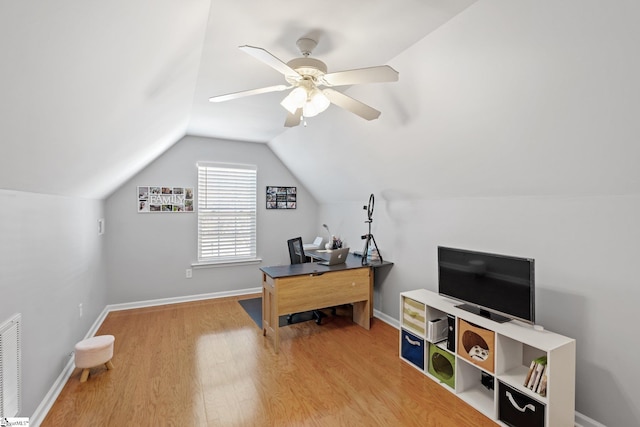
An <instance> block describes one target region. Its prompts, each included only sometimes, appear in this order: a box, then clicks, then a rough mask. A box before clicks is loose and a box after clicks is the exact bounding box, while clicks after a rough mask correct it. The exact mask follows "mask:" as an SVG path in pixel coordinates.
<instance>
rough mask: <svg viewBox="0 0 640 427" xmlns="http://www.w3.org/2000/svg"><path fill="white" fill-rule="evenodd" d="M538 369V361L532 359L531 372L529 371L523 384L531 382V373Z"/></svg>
mask: <svg viewBox="0 0 640 427" xmlns="http://www.w3.org/2000/svg"><path fill="white" fill-rule="evenodd" d="M535 370H536V361H535V360H532V361H531V365H529V372H527V376H526V377H525V379H524V384H522V385H523V386H525V387H526V386H527V384H529V380H530V379H531V375H532V374H533V372H534V371H535Z"/></svg>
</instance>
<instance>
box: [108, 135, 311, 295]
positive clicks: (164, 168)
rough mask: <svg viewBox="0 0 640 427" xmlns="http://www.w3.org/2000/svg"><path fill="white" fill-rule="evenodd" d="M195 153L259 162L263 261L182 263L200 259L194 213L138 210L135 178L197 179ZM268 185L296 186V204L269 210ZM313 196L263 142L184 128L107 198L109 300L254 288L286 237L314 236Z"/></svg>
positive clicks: (280, 257)
mask: <svg viewBox="0 0 640 427" xmlns="http://www.w3.org/2000/svg"><path fill="white" fill-rule="evenodd" d="M198 161H212V162H213V161H219V162H231V163H234V162H235V163H252V164H256V165H257V166H258V256H259V257H261V258H262V260H263V262H262V264H251V265H244V266H226V267H214V268H198V269H194V270H193V278H191V279H187V278H185V270H186V269H187V268H190V265H191V263H192V262H196V261H197V242H198V240H197V234H196V233H197V214H196V213H195V212H194V213H146V214H141V213H138V212H137V208H136V197H137V188H136V187H137V186H144V185H168V186H183V187H194V189H196V191H197V168H196V163H197V162H198ZM268 185H278V186H296V187H298V199H297V200H298V208H297V209H290V210H275V209H270V210H267V209H266V208H265V205H266V201H265V190H266V186H268ZM316 211H317V204H316V201H315V200H314V198H313V197H312V196H311V195H310V194H309V192H308V191H306V190H305V189H304V188H303V187H302V186H301V185H300V183H299V182H298V180H297V179H295V178H294V177H293V176H292V175H291V173H290V172H289V171H288V169H287V168H285V167H284V166H283V165H282V163H281V162H280V160H278V158H277V157H275V156H274V155H273V153H272V152H271V151H270V150H269V148H268V147H267V146H266V145H264V144H256V143H249V142H238V141H222V140H215V139H209V138H200V137H193V136H187V137H185V138H183V139H182V140H180V141H179V142H178V143H177V144H176V145H174V146H173V147H172V148H171V149H170V150H168V151H167V152H166V153H165V154H163V155H162V156H161V157H160V158H158V159H157V160H156V161H155V162H153V163H152V164H151V165H149V166H148V167H147V168H146V169H144V170H143V171H142V172H140V173H139V174H138V175H136V176H135V177H133V178H132V179H131V180H129V181H128V182H127V183H126V184H125V185H123V186H122V187H121V188H120V189H118V190H117V191H116V192H115V193H113V194H112V195H111V196H110V197H109V198H108V199H107V201H106V217H107V233H106V237H107V253H108V261H107V262H108V264H107V265H108V272H109V273H108V274H109V279H108V280H109V303H112V304H115V303H127V302H135V301H146V300H152V299H158V298H171V297H182V296H189V295H199V294H207V293H212V292H225V291H234V290H243V289H249V288H257V287H260V286H261V276H260V273H259V270H258V268H259V267H260V265H273V264H281V263H284V262H289V255H288V252H287V246H286V241H287V239H288V238H291V237H296V236H302V237H303V238H304V240H305V241H312V240H313V238H314V237H315V229H316V225H317V213H316Z"/></svg>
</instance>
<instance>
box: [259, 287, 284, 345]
mask: <svg viewBox="0 0 640 427" xmlns="http://www.w3.org/2000/svg"><path fill="white" fill-rule="evenodd" d="M276 287H277V286H276V284H275V283H273V281H272V280H271V279H270V278H269V277H267V276H266V275H263V280H262V335H263V336H265V337H266V336H268V335H271V336H272V337H273V348H274V350H275V352H276V354H277V353H278V348H279V346H280V331H279V329H280V325H279V319H278V297H277V295H276V292H277V291H276Z"/></svg>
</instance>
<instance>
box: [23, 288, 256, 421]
mask: <svg viewBox="0 0 640 427" xmlns="http://www.w3.org/2000/svg"><path fill="white" fill-rule="evenodd" d="M261 292H262V288H261V287H260V288H251V289H242V290H239V291H225V292H213V293H209V294H199V295H190V296H184V297H174V298H162V299H154V300H148V301H137V302H131V303H124V304H110V305H107V306H106V307H105V308H104V310H102V313H100V315H99V316H98V317H97V318H96V321H95V322H93V325H91V328H90V329H89V331H87V334H86V335H85V337H84V339H87V338H89V337H92V336H94V335H95V334H96V332H98V329H100V326H101V325H102V323H103V322H104V320H105V319H106V318H107V315H108V314H109V313H110V312H112V311H120V310H131V309H134V308H143V307H154V306H158V305H167V304H178V303H181V302H191V301H202V300H207V299H215V298H226V297H232V296H241V295H249V294H256V293H261ZM74 369H75V364H74V359H73V354H71V355H70V356H69V360H68V361H67V363H66V365H65V367H64V369H63V370H62V372H61V373H60V375H59V376H58V378H56V380H55V382H54V383H53V385H52V386H51V388H50V389H49V392H47V394H46V396H45V397H44V399H43V400H42V402H40V405H38V407H37V408H36V410H35V412H34V413H33V415H31V417H29V425H30V426H31V427H39V426H40V424H41V423H42V421H44V418H45V417H46V416H47V414H48V413H49V410H50V409H51V407H52V406H53V404H54V403H55V401H56V399H57V398H58V396H59V395H60V392H62V389H63V387H64V385H65V384H66V383H67V381H68V380H69V378H70V377H71V374H72V373H73V370H74Z"/></svg>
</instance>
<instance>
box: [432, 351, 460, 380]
mask: <svg viewBox="0 0 640 427" xmlns="http://www.w3.org/2000/svg"><path fill="white" fill-rule="evenodd" d="M429 373H430V374H431V375H433V376H434V377H436V378H437V379H438V380H440V382H442V383H444V384H446V385H448V386H449V387H451V388H455V383H456V358H455V356H454V355H453V354H451V353H449V352H448V351H447V350H445V349H443V348H440V347H438V346H437V345H435V344H429Z"/></svg>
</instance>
